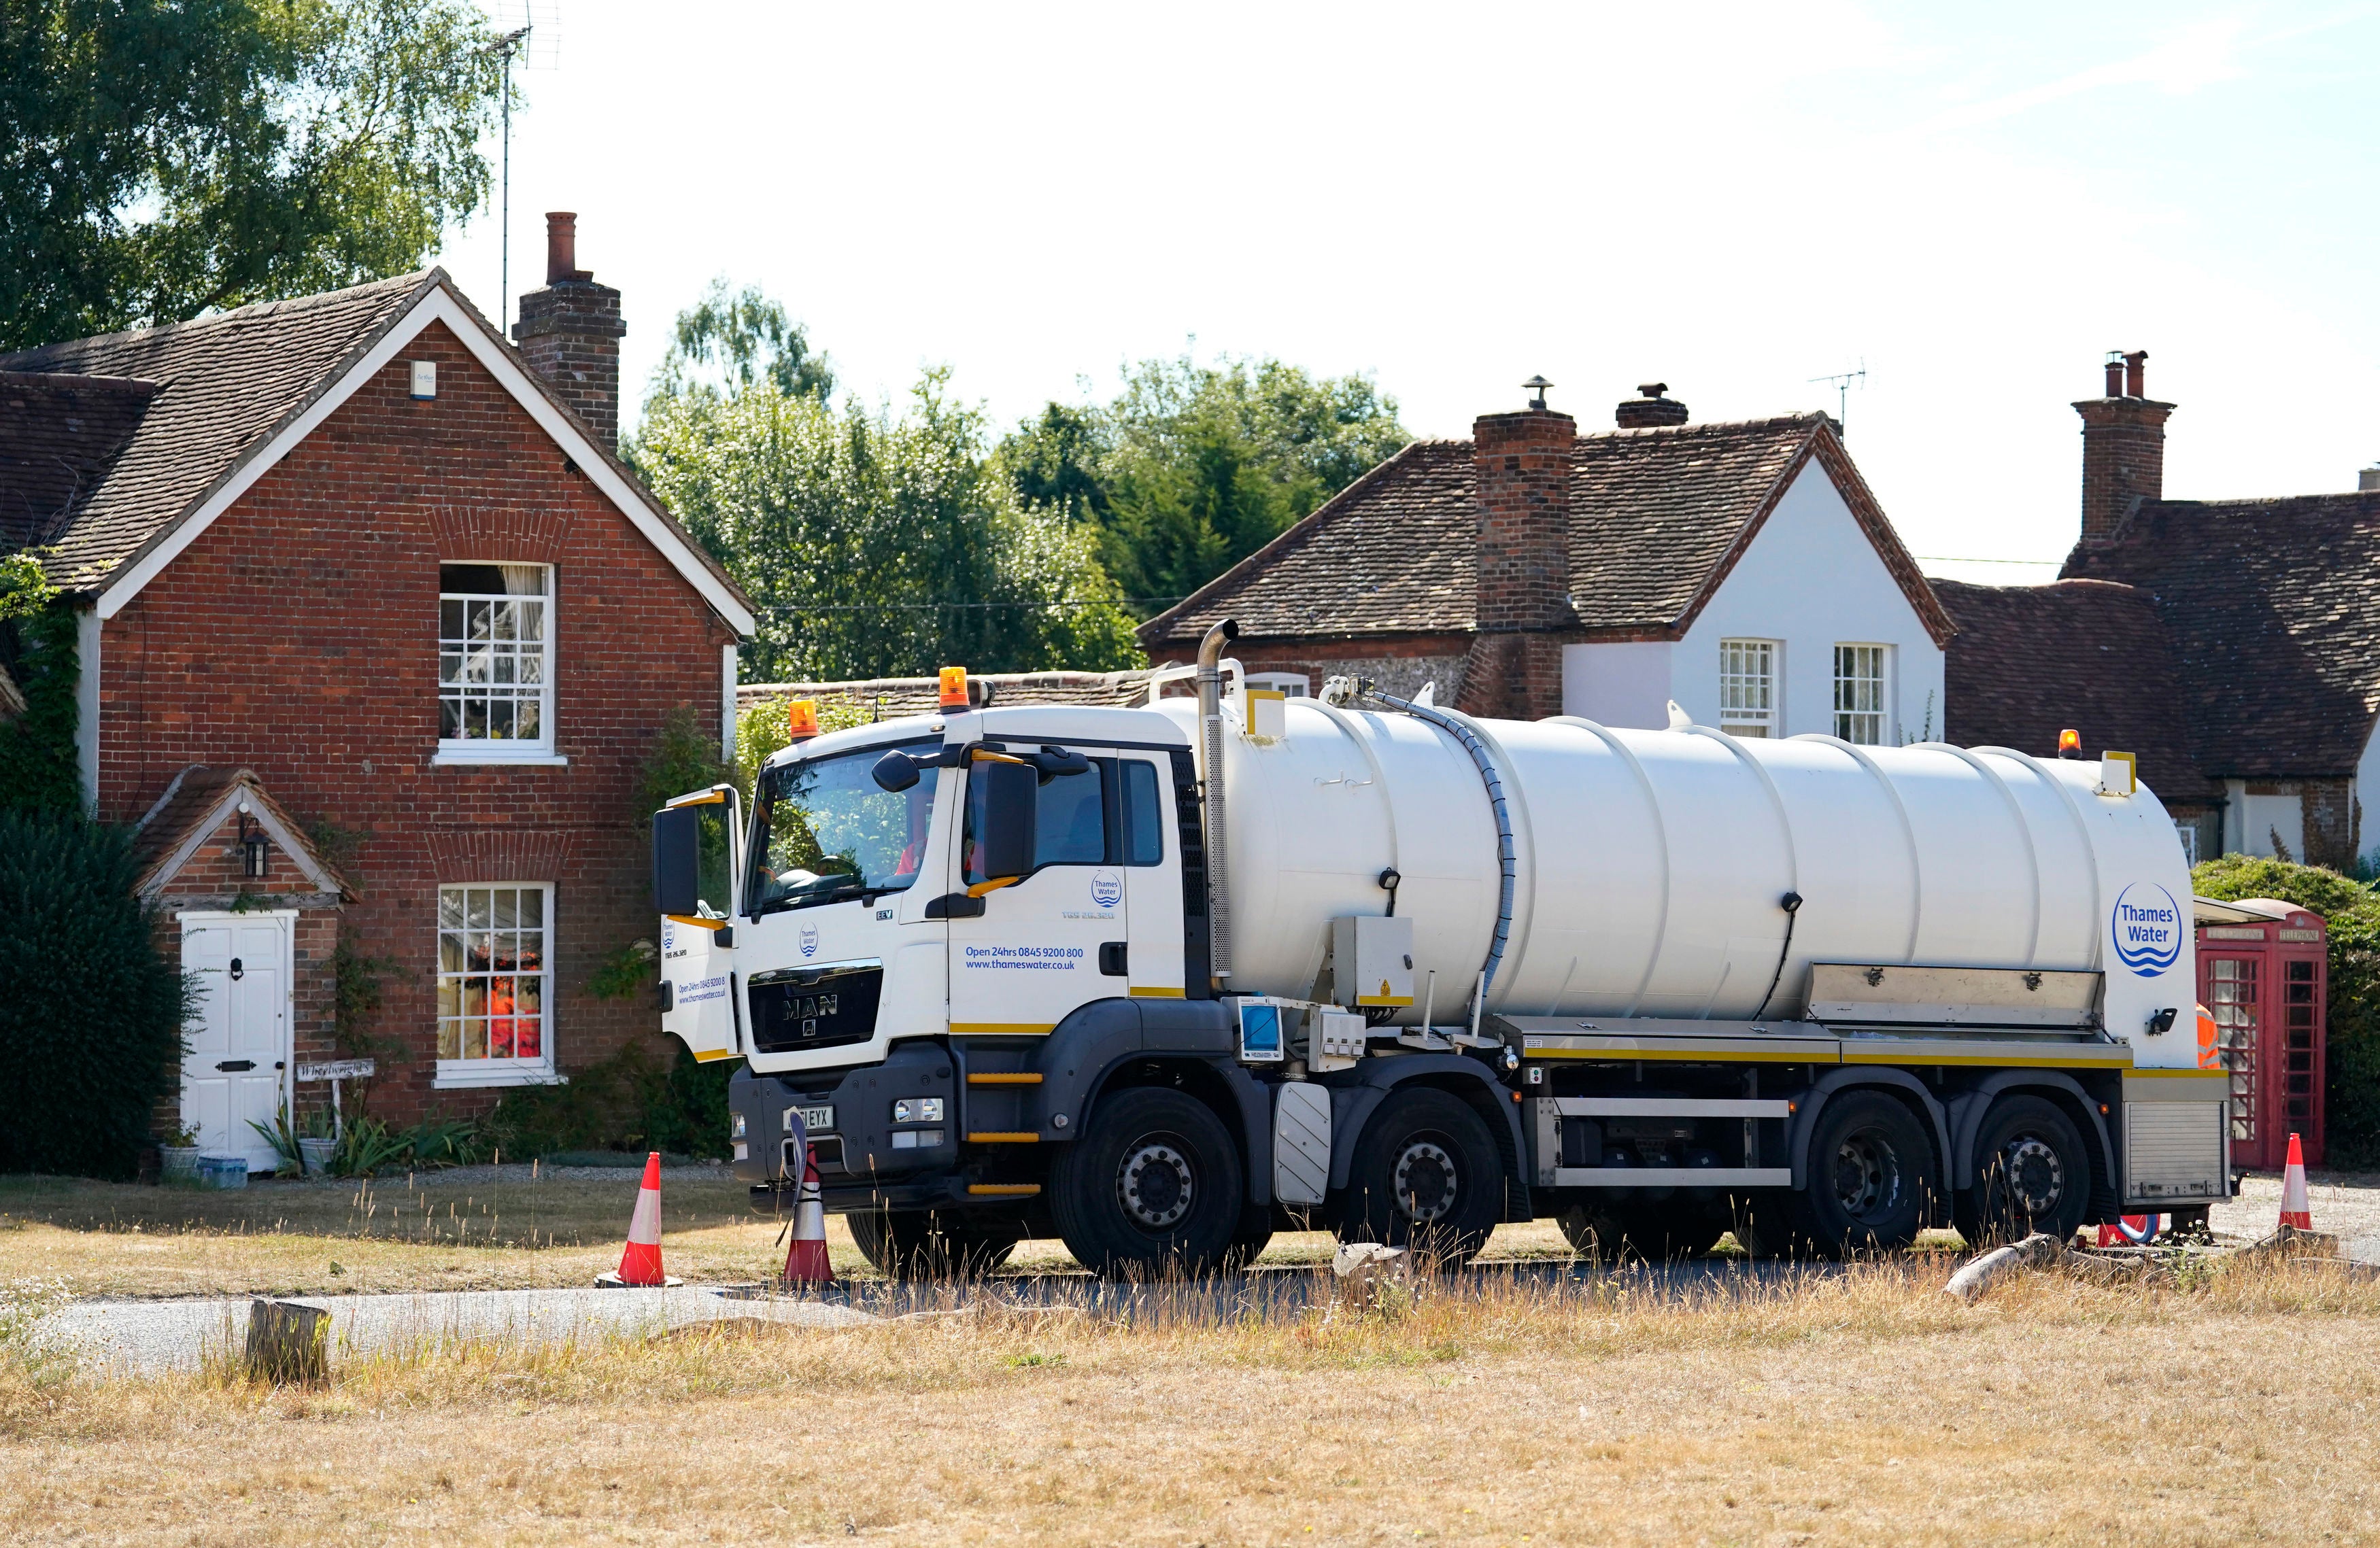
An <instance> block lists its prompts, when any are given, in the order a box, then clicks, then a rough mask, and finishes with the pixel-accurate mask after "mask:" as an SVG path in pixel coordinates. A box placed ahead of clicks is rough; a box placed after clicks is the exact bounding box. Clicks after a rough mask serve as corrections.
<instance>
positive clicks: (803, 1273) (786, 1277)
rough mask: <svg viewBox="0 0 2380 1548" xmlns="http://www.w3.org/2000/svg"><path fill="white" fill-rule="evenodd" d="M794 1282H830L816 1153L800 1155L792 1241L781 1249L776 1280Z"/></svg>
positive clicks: (824, 1203)
mask: <svg viewBox="0 0 2380 1548" xmlns="http://www.w3.org/2000/svg"><path fill="white" fill-rule="evenodd" d="M780 1282H781V1283H783V1284H784V1285H785V1286H787V1287H789V1288H790V1287H792V1286H795V1285H832V1284H833V1283H834V1264H832V1263H829V1262H828V1261H827V1255H826V1201H825V1200H824V1199H823V1198H821V1197H820V1194H819V1175H818V1156H817V1155H815V1154H814V1153H812V1152H810V1151H808V1150H807V1149H806V1150H805V1151H804V1152H803V1155H802V1192H801V1198H800V1200H799V1201H798V1202H797V1203H795V1205H794V1244H793V1245H792V1246H791V1247H788V1248H787V1249H785V1272H784V1274H783V1277H782V1279H781V1281H780Z"/></svg>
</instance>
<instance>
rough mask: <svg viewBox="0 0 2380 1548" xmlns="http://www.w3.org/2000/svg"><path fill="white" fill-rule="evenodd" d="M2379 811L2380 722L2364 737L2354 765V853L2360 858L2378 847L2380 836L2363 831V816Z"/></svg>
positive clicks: (2379, 846)
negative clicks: (2361, 754)
mask: <svg viewBox="0 0 2380 1548" xmlns="http://www.w3.org/2000/svg"><path fill="white" fill-rule="evenodd" d="M2367 812H2380V724H2375V725H2374V729H2373V734H2372V735H2371V736H2370V737H2368V738H2367V739H2365V741H2364V744H2363V756H2362V758H2361V759H2360V760H2358V762H2357V763H2356V765H2355V854H2356V858H2357V859H2359V860H2360V859H2362V857H2363V856H2364V855H2366V854H2368V853H2371V852H2372V851H2373V850H2374V849H2380V836H2375V835H2374V834H2370V833H2366V832H2364V831H2363V816H2364V814H2365V813H2367Z"/></svg>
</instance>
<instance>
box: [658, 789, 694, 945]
mask: <svg viewBox="0 0 2380 1548" xmlns="http://www.w3.org/2000/svg"><path fill="white" fill-rule="evenodd" d="M701 861H702V813H701V809H700V808H699V807H695V806H675V807H671V808H668V809H666V810H663V811H659V812H655V813H654V814H653V908H654V912H656V913H674V914H677V915H680V916H681V917H685V918H692V917H693V916H694V913H695V910H696V908H697V906H698V899H699V896H700V893H701V890H702V881H701Z"/></svg>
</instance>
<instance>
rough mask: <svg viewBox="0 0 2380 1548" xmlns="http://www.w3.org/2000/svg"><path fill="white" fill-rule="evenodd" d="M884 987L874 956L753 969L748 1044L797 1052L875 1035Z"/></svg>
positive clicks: (764, 1049) (773, 1050)
mask: <svg viewBox="0 0 2380 1548" xmlns="http://www.w3.org/2000/svg"><path fill="white" fill-rule="evenodd" d="M883 993H884V968H883V965H882V964H881V963H879V962H846V963H844V964H842V965H840V966H836V967H815V968H781V969H778V970H776V971H774V972H771V973H756V974H753V975H752V994H751V1000H752V1046H753V1047H755V1048H757V1049H759V1051H760V1052H762V1053H764V1054H793V1053H800V1052H802V1051H803V1050H805V1049H808V1048H832V1047H838V1046H842V1045H844V1044H845V1043H865V1042H867V1041H868V1039H869V1038H871V1037H873V1036H875V1035H876V1003H877V1001H878V1000H879V999H880V998H882V996H883Z"/></svg>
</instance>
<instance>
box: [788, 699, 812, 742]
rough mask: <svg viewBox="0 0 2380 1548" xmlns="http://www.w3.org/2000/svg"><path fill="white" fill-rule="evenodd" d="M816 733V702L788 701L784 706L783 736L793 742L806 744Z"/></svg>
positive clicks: (804, 700)
mask: <svg viewBox="0 0 2380 1548" xmlns="http://www.w3.org/2000/svg"><path fill="white" fill-rule="evenodd" d="M818 733H819V727H818V700H816V699H793V700H789V701H788V702H787V703H786V705H785V734H786V735H787V736H789V737H791V738H792V739H793V740H794V741H795V742H807V741H808V740H809V739H810V738H811V737H813V736H816V735H817V734H818Z"/></svg>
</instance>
